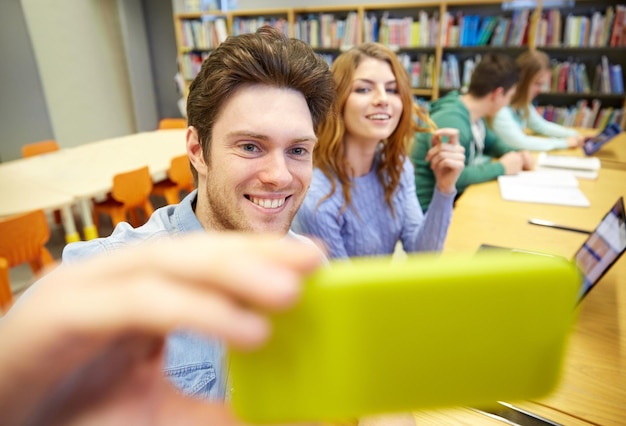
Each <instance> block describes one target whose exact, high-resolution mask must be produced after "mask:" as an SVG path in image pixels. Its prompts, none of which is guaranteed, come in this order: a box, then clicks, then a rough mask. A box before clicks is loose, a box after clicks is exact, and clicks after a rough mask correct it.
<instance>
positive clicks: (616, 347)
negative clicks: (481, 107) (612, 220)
mask: <svg viewBox="0 0 626 426" xmlns="http://www.w3.org/2000/svg"><path fill="white" fill-rule="evenodd" d="M579 184H580V188H581V190H582V191H583V192H584V193H585V195H586V196H587V198H588V199H589V201H590V202H591V206H590V207H567V206H557V205H547V204H545V205H544V204H534V203H519V202H512V201H504V200H502V198H501V197H500V193H499V188H498V183H497V182H496V181H493V182H488V183H484V184H478V185H472V186H470V187H469V188H468V189H467V190H466V192H465V193H464V194H463V195H462V196H461V197H460V198H459V200H458V202H457V205H456V207H455V211H454V216H453V219H452V224H451V226H450V230H449V234H448V239H447V241H446V245H445V250H444V252H474V251H476V250H477V249H478V247H479V246H480V245H481V244H483V243H485V244H493V245H499V246H504V247H516V248H522V249H526V250H532V251H540V252H547V253H553V254H558V255H562V256H565V257H568V258H571V257H572V256H573V254H574V253H575V252H576V250H577V249H578V248H579V247H580V245H581V244H582V243H583V241H584V240H585V238H586V236H585V235H584V234H579V233H575V232H569V231H562V230H558V229H552V228H545V227H539V226H534V225H530V224H528V223H527V219H528V218H529V217H538V218H542V219H547V220H550V221H554V222H557V223H559V224H564V225H569V226H573V227H577V228H586V229H593V228H594V227H595V226H596V225H597V224H598V223H599V221H600V220H601V219H602V217H603V216H604V214H605V213H606V212H607V211H608V210H609V208H610V207H611V206H612V205H613V204H614V203H615V201H616V200H617V198H618V197H619V196H625V197H626V172H625V171H622V170H617V169H608V168H603V169H601V170H600V173H599V176H598V179H597V180H584V179H579ZM509 402H511V403H513V404H514V405H516V406H519V407H521V408H524V409H527V410H528V411H531V412H534V413H536V414H539V415H542V416H544V417H546V418H548V419H551V420H553V421H556V422H559V423H562V424H565V425H590V424H595V425H623V424H625V422H626V256H622V258H621V259H620V260H619V261H618V262H617V263H616V264H615V265H613V267H612V268H611V270H610V271H609V272H608V273H607V275H605V276H604V277H603V278H602V279H601V280H600V282H599V283H598V284H597V285H596V287H595V288H594V289H593V290H592V291H591V293H589V295H588V296H587V297H586V298H585V299H584V300H583V301H582V303H581V305H580V307H579V316H578V320H577V323H576V324H575V326H574V330H573V333H572V335H571V338H570V344H569V348H568V351H567V355H566V359H565V364H564V370H563V379H562V381H561V383H560V384H559V386H558V388H557V389H556V391H555V392H554V393H553V394H551V395H550V396H548V397H546V398H543V399H541V400H537V401H524V402H517V401H509ZM415 418H416V420H417V424H418V425H421V424H433V425H434V424H446V425H455V424H459V425H460V424H472V425H473V424H487V425H489V424H502V423H500V422H497V421H495V423H494V420H493V419H489V418H487V417H485V416H484V415H481V414H478V413H475V412H473V411H471V410H470V409H466V408H458V409H454V410H435V411H432V412H423V413H415Z"/></svg>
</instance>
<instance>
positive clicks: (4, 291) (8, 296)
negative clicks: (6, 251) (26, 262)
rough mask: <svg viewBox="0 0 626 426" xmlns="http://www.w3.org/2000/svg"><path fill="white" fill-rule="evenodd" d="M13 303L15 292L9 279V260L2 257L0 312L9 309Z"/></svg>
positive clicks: (0, 264) (0, 268)
mask: <svg viewBox="0 0 626 426" xmlns="http://www.w3.org/2000/svg"><path fill="white" fill-rule="evenodd" d="M12 304H13V292H12V291H11V282H10V281H9V261H8V260H6V259H5V258H4V257H0V314H2V313H5V312H6V311H8V310H9V308H10V307H11V305H12Z"/></svg>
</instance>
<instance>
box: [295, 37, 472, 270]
mask: <svg viewBox="0 0 626 426" xmlns="http://www.w3.org/2000/svg"><path fill="white" fill-rule="evenodd" d="M331 70H332V72H333V76H334V79H335V84H336V89H337V101H338V102H337V105H336V112H335V114H332V115H331V116H330V117H329V118H328V119H327V120H325V121H323V122H322V123H321V125H320V129H319V131H318V142H317V144H316V146H315V150H314V153H313V164H314V167H315V169H314V172H313V181H312V183H311V187H310V188H309V192H308V193H307V197H306V199H305V201H304V203H303V204H302V206H301V207H300V210H299V211H298V213H297V215H296V219H295V221H294V223H293V227H292V229H293V230H294V231H296V232H300V233H302V234H306V235H310V236H313V237H317V238H319V239H321V240H322V242H324V243H325V245H326V247H327V249H328V251H329V255H330V257H331V258H347V257H353V256H372V255H387V254H392V253H393V252H394V250H395V247H396V244H397V242H398V241H401V242H402V245H403V248H404V250H405V251H407V252H414V251H439V250H441V249H442V248H443V243H444V241H445V238H446V235H447V230H448V226H449V223H450V218H451V216H452V207H453V202H454V197H455V195H456V188H455V183H456V180H457V178H458V176H459V174H460V172H461V170H462V169H463V164H464V160H465V156H464V152H463V148H462V147H461V146H460V145H459V144H458V131H456V130H455V129H440V130H435V129H434V128H428V129H426V128H419V127H418V126H417V124H416V117H415V115H414V114H416V115H417V116H418V117H419V118H421V119H422V120H423V121H425V122H427V123H429V119H428V117H427V115H426V113H425V112H423V111H422V110H421V108H419V107H417V106H416V105H415V104H414V103H413V98H412V93H411V87H410V83H409V76H408V74H407V72H406V70H405V69H404V68H403V67H402V65H401V63H400V62H399V60H398V59H397V57H396V55H395V53H394V52H392V51H391V50H390V49H388V48H387V47H385V46H383V45H381V44H378V43H364V44H362V45H360V46H356V47H354V48H352V49H350V50H348V51H347V52H344V53H342V54H341V55H339V57H338V58H337V59H336V60H335V61H334V63H333V65H332V67H331ZM433 127H434V126H433ZM415 131H428V132H433V136H434V138H433V139H435V140H436V141H437V143H433V147H432V148H431V150H430V151H429V161H431V163H432V168H433V171H434V173H435V175H436V176H437V185H436V186H437V191H436V194H435V196H434V198H433V203H432V204H431V207H430V209H429V211H428V213H427V214H426V215H424V214H423V213H422V209H421V208H420V205H419V201H418V199H417V196H416V193H415V181H414V171H413V165H412V163H411V161H410V158H409V152H410V144H411V141H412V140H413V135H414V132H415ZM444 139H446V141H445V142H444Z"/></svg>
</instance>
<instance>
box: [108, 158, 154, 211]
mask: <svg viewBox="0 0 626 426" xmlns="http://www.w3.org/2000/svg"><path fill="white" fill-rule="evenodd" d="M151 191H152V176H150V171H149V170H148V166H145V167H141V168H139V169H136V170H131V171H129V172H124V173H119V174H117V175H115V177H113V189H112V190H111V196H112V197H113V198H114V199H115V200H117V201H119V202H120V203H124V205H126V207H138V206H141V205H143V204H144V203H145V201H146V199H148V197H149V196H150V192H151Z"/></svg>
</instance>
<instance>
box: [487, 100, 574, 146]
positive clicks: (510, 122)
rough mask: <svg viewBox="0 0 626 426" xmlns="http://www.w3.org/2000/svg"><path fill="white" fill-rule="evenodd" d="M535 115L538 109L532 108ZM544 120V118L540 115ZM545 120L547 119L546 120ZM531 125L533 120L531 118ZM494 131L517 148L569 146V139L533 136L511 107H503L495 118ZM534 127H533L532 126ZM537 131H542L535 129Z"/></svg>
mask: <svg viewBox="0 0 626 426" xmlns="http://www.w3.org/2000/svg"><path fill="white" fill-rule="evenodd" d="M532 110H533V111H534V113H535V115H536V116H538V115H539V114H537V111H535V109H534V108H532ZM539 119H541V120H543V118H541V117H539ZM544 121H545V120H544ZM528 124H529V127H531V121H530V120H529V123H528ZM492 127H493V131H494V133H495V134H496V135H497V136H498V137H499V138H500V139H502V140H504V141H505V142H506V143H507V144H508V145H510V146H512V147H513V148H516V149H526V150H530V151H549V150H552V149H563V148H567V147H568V145H567V141H566V140H565V139H561V138H546V137H540V136H531V135H528V134H526V133H525V132H524V129H523V128H522V126H521V124H520V123H519V122H518V121H517V120H516V119H515V117H514V116H513V111H512V110H511V108H509V107H505V108H502V109H501V110H500V111H499V112H498V114H496V117H495V118H494V120H493V124H492ZM559 127H560V126H559ZM531 128H532V127H531ZM533 130H534V131H535V132H536V133H541V132H538V131H536V130H535V129H533Z"/></svg>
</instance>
